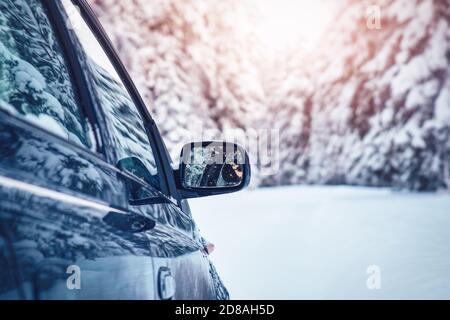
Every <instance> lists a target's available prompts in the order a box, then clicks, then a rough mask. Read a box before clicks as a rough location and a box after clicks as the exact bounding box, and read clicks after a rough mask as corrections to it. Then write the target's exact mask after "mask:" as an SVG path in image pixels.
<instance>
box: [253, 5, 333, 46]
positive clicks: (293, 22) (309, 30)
mask: <svg viewBox="0 0 450 320" xmlns="http://www.w3.org/2000/svg"><path fill="white" fill-rule="evenodd" d="M333 2H334V1H333V0H258V4H259V5H260V8H261V13H262V19H261V22H260V23H261V25H260V33H261V39H262V41H263V42H264V43H265V45H266V46H267V47H268V48H269V49H271V50H272V51H280V50H283V49H285V48H286V47H292V46H299V47H300V48H302V49H304V50H309V49H312V47H313V46H314V45H315V44H316V43H317V41H318V40H319V39H320V37H321V35H322V34H323V33H324V32H325V30H326V28H327V27H328V25H329V24H330V23H331V19H332V16H333V8H334V5H333Z"/></svg>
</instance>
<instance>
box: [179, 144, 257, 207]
mask: <svg viewBox="0 0 450 320" xmlns="http://www.w3.org/2000/svg"><path fill="white" fill-rule="evenodd" d="M178 171H179V184H180V187H181V191H182V194H183V198H197V197H206V196H211V195H218V194H226V193H232V192H237V191H240V190H242V189H244V188H245V187H247V186H248V184H249V183H250V176H251V169H250V163H249V157H248V154H247V152H246V151H245V150H244V148H242V147H241V146H239V145H237V144H234V143H228V142H192V143H188V144H186V145H185V146H184V147H183V150H182V152H181V159H180V168H179V170H178Z"/></svg>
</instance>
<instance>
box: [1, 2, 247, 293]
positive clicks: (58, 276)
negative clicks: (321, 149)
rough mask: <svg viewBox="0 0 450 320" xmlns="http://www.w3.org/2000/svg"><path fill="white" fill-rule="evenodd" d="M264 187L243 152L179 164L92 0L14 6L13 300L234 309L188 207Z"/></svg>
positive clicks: (10, 133) (7, 125)
mask: <svg viewBox="0 0 450 320" xmlns="http://www.w3.org/2000/svg"><path fill="white" fill-rule="evenodd" d="M250 176H251V172H250V165H249V160H248V154H247V153H246V151H245V150H244V149H243V148H242V147H241V146H239V145H237V144H235V143H231V142H221V141H200V142H196V141H194V142H191V143H188V144H186V145H185V146H184V147H183V148H182V152H181V157H180V159H179V165H178V166H177V165H176V164H174V163H173V162H172V160H171V158H170V155H169V153H168V151H167V148H166V146H165V144H164V142H163V139H162V137H161V135H160V133H159V131H158V128H157V125H156V123H155V121H154V119H153V118H152V116H151V114H150V112H149V108H148V107H147V106H146V105H145V103H144V101H143V99H142V98H141V96H140V95H139V93H138V91H137V89H136V87H135V85H134V84H133V82H132V80H131V78H130V76H129V74H128V73H127V71H126V69H125V67H124V65H123V64H122V63H121V61H120V59H119V57H118V55H117V54H116V52H115V51H114V49H113V46H112V44H111V42H110V41H109V39H108V38H107V35H106V33H105V31H104V30H103V29H102V27H101V25H100V23H99V21H98V20H97V18H96V17H95V15H94V13H93V11H92V10H91V8H90V7H89V5H88V3H87V2H86V1H84V0H73V1H72V0H57V1H54V0H27V1H25V0H2V1H1V2H0V201H1V202H0V299H58V300H60V299H63V300H64V299H81V300H84V299H139V300H141V299H145V300H146V299H151V300H186V299H228V298H229V293H228V291H227V289H226V288H225V286H224V285H223V283H222V281H221V280H220V277H219V276H218V274H217V272H216V269H215V267H214V265H213V264H212V263H211V261H210V259H209V250H208V248H210V246H208V242H207V241H206V240H205V239H204V238H203V237H202V236H201V234H200V232H199V229H198V227H197V225H196V223H195V221H194V219H193V217H192V214H191V212H190V208H189V203H188V200H187V199H190V198H198V197H205V196H212V195H219V194H225V193H231V192H237V191H240V190H242V189H244V188H245V187H247V186H248V184H249V182H250Z"/></svg>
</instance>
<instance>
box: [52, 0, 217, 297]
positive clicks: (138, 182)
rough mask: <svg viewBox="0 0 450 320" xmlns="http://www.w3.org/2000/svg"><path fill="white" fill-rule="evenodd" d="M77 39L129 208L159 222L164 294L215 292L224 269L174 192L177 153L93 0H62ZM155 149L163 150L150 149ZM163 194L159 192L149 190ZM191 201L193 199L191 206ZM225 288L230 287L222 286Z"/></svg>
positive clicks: (152, 242)
mask: <svg viewBox="0 0 450 320" xmlns="http://www.w3.org/2000/svg"><path fill="white" fill-rule="evenodd" d="M59 4H60V5H61V7H62V9H63V10H64V13H65V14H66V18H67V19H68V21H69V27H70V28H69V29H70V30H71V34H72V41H74V42H77V43H78V45H77V46H80V47H81V48H82V49H83V50H81V51H82V52H84V57H82V58H80V60H83V61H84V63H85V65H84V67H83V70H85V73H86V74H87V77H88V79H89V82H90V90H91V93H92V95H93V97H94V100H96V101H95V102H96V104H97V105H98V109H99V114H101V115H102V121H101V122H102V130H104V131H105V132H107V136H106V137H105V139H104V140H105V145H106V149H108V150H114V151H115V152H114V153H111V154H110V159H109V160H110V161H111V164H112V165H113V166H115V167H117V168H119V169H120V170H122V171H123V172H124V174H125V175H127V176H130V177H131V178H132V180H129V181H126V184H127V186H128V190H129V192H128V194H127V197H128V205H129V207H128V208H129V210H132V211H133V212H139V213H140V214H141V215H142V216H145V217H150V218H151V219H153V220H154V221H155V222H156V225H155V227H154V228H152V230H149V231H148V232H147V233H146V234H147V236H148V239H149V248H150V250H151V254H152V256H153V257H154V259H153V263H154V270H155V278H154V283H155V287H156V291H157V297H158V298H160V299H215V298H217V292H218V291H217V289H216V287H217V283H218V282H217V281H214V279H216V278H217V277H216V278H215V277H213V275H214V276H216V273H215V271H214V268H213V267H212V265H211V264H210V262H209V260H208V258H207V254H206V252H205V249H204V243H203V241H202V239H201V237H200V236H199V235H198V231H197V228H196V226H195V224H194V222H193V220H192V217H191V215H190V212H189V211H188V210H185V211H183V210H181V206H180V204H181V201H180V199H179V198H178V199H177V195H176V192H174V180H173V172H172V168H171V166H170V159H169V158H168V156H167V153H166V151H165V147H164V144H163V142H162V140H161V137H160V136H159V133H158V130H157V128H156V125H155V123H154V121H153V120H152V119H151V116H150V115H149V113H148V110H147V109H146V107H145V105H144V104H143V102H142V100H141V99H140V97H139V95H138V93H137V92H136V89H135V88H134V86H133V83H132V82H131V80H130V78H129V76H128V74H127V73H126V71H125V69H124V68H123V66H122V64H121V63H120V60H119V59H118V58H117V56H116V54H115V52H114V50H113V49H112V47H111V44H110V43H109V41H108V39H107V38H106V36H105V34H104V32H103V30H102V29H101V27H100V25H99V23H98V21H97V20H96V19H95V17H94V16H93V14H92V12H91V10H90V8H89V7H88V5H87V4H86V2H85V1H71V0H61V2H59ZM151 149H153V150H154V151H155V152H154V154H153V155H152V153H150V152H149V150H151ZM152 194H156V195H158V196H157V197H156V198H154V199H153V200H152V199H151V197H149V195H152ZM186 208H187V207H186ZM221 292H224V290H222V291H221Z"/></svg>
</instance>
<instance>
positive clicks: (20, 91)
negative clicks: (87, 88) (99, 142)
mask: <svg viewBox="0 0 450 320" xmlns="http://www.w3.org/2000/svg"><path fill="white" fill-rule="evenodd" d="M75 92H76V90H75V89H74V87H73V84H72V81H71V76H70V73H69V69H68V67H67V63H66V60H65V57H64V54H63V50H62V48H61V46H60V44H59V43H58V40H57V38H56V36H55V33H54V30H53V28H52V26H51V24H50V21H49V19H48V17H47V12H46V10H45V8H44V6H43V5H42V3H41V1H40V0H27V1H24V0H1V1H0V109H3V110H6V111H9V112H10V113H13V114H15V115H17V116H19V117H22V118H24V119H26V120H27V121H29V122H32V123H33V124H36V125H38V126H40V127H42V128H44V129H46V130H49V131H51V132H53V133H54V134H57V135H59V136H61V137H64V138H66V139H68V140H70V141H72V142H75V143H78V144H80V145H83V146H88V147H90V148H93V144H92V142H93V139H90V135H89V132H91V131H90V130H89V126H88V122H87V121H86V119H85V117H84V116H83V112H82V109H81V108H80V107H79V104H78V101H79V100H78V97H77V95H76V94H75Z"/></svg>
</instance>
